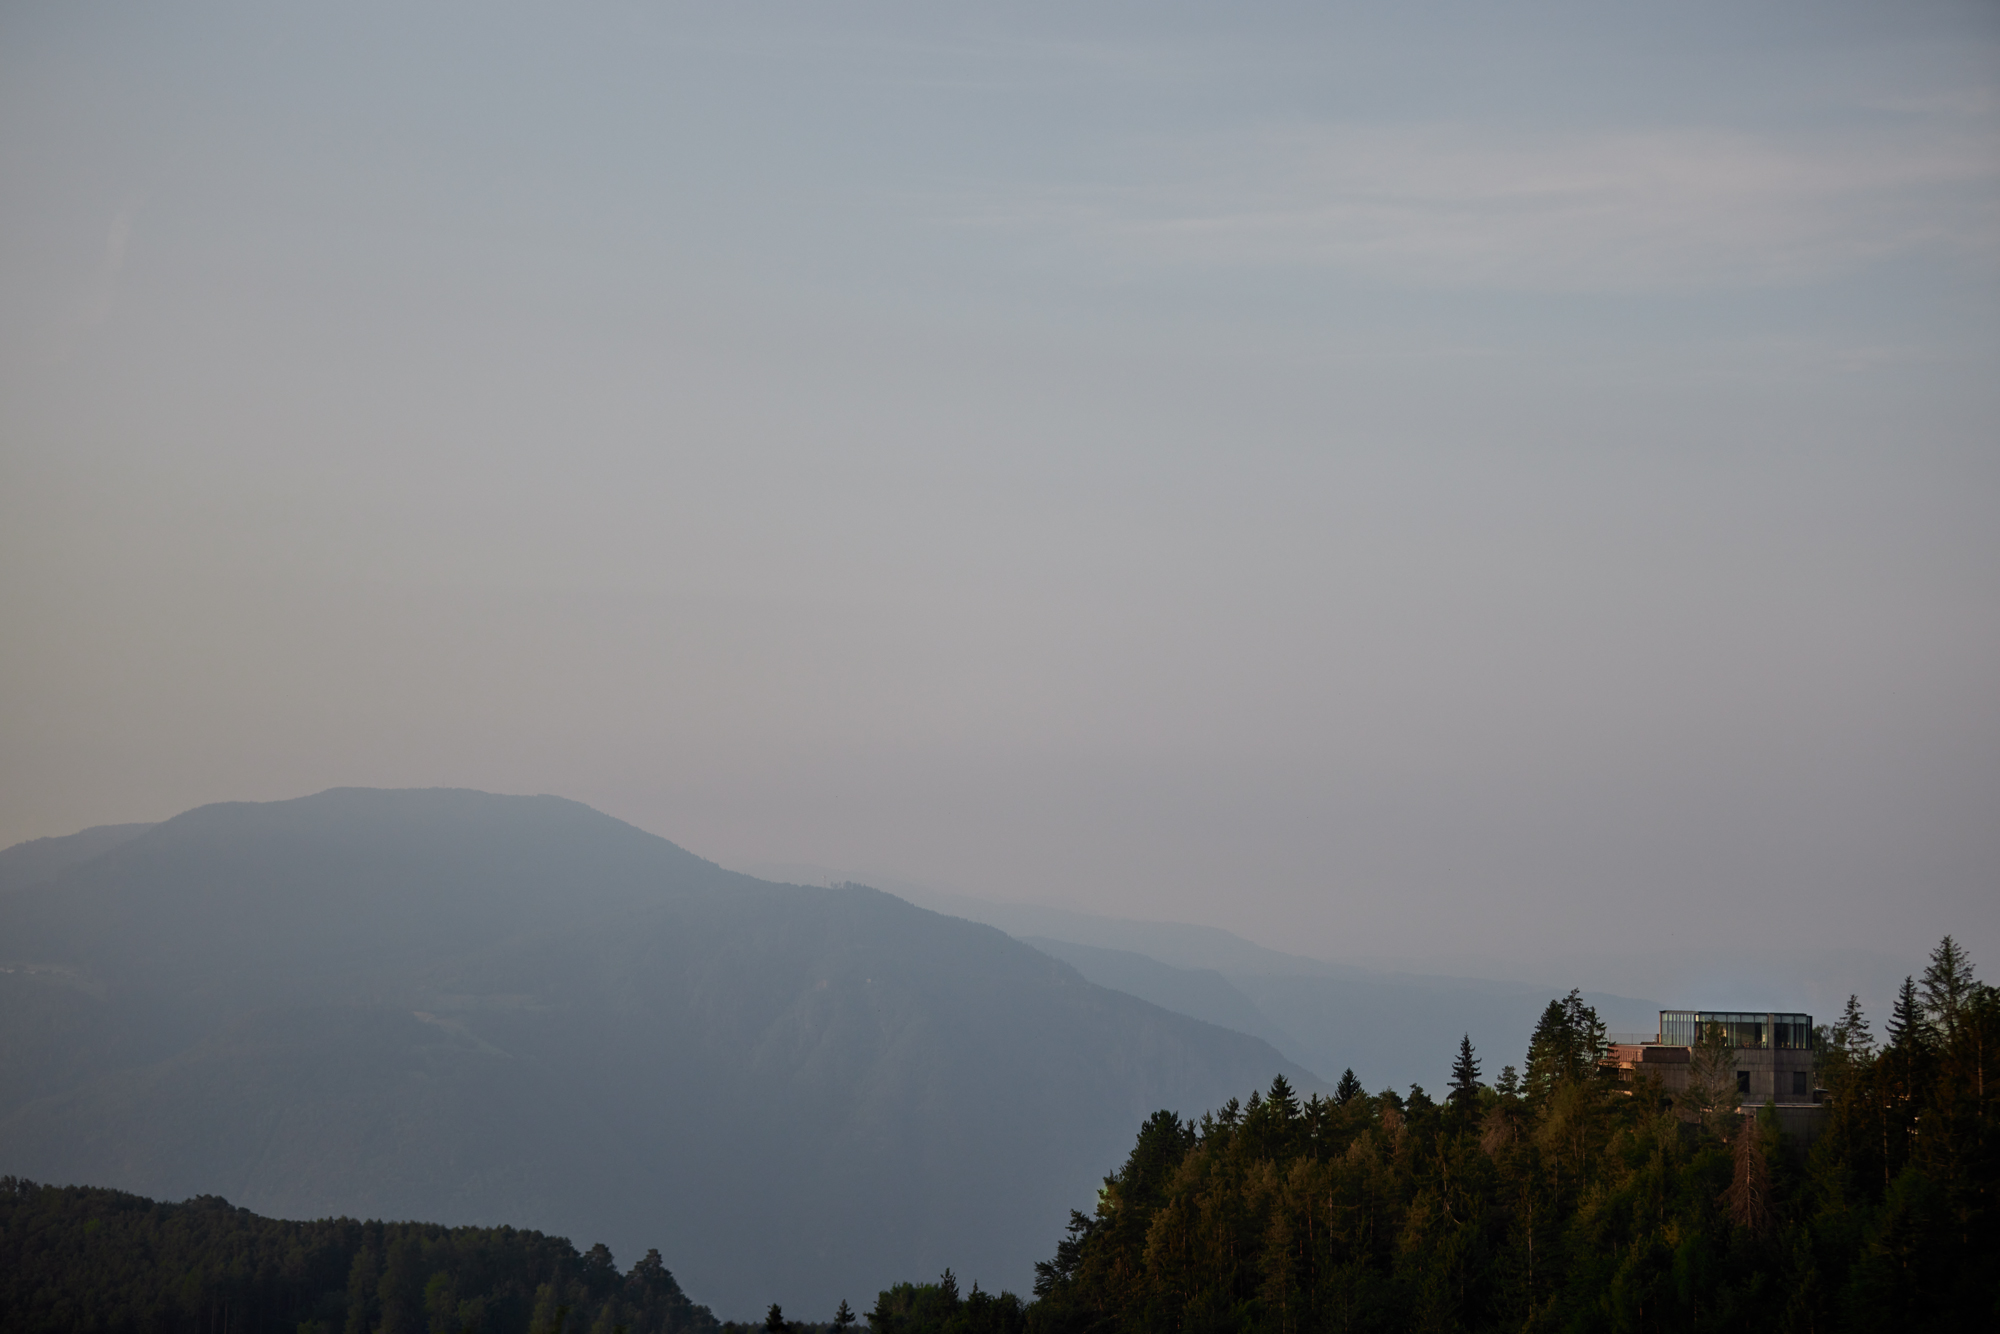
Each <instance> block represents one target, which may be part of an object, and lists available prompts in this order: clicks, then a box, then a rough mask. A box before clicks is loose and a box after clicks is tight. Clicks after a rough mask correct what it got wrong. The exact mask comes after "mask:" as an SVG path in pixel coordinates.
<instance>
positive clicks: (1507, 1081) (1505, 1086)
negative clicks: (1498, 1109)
mask: <svg viewBox="0 0 2000 1334" xmlns="http://www.w3.org/2000/svg"><path fill="white" fill-rule="evenodd" d="M1493 1091H1494V1092H1496V1093H1498V1094H1499V1095H1500V1096H1501V1097H1503V1098H1518V1097H1520V1096H1521V1076H1520V1074H1519V1072H1517V1071H1516V1070H1515V1069H1514V1067H1513V1066H1511V1065H1503V1066H1501V1067H1500V1078H1499V1080H1498V1081H1497V1082H1496V1083H1495V1084H1494V1085H1493Z"/></svg>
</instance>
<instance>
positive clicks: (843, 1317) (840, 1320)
mask: <svg viewBox="0 0 2000 1334" xmlns="http://www.w3.org/2000/svg"><path fill="white" fill-rule="evenodd" d="M856 1318H857V1317H856V1316H855V1314H854V1311H853V1308H851V1307H849V1306H848V1304H847V1298H845V1297H842V1298H841V1299H840V1309H839V1310H838V1311H835V1312H834V1313H833V1327H834V1328H835V1329H847V1328H849V1327H851V1326H852V1325H853V1324H854V1322H855V1320H856Z"/></svg>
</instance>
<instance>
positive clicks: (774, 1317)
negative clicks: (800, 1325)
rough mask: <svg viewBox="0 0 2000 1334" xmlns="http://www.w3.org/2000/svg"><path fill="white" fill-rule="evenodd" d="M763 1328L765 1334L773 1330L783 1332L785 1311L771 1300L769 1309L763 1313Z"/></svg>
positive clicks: (778, 1333) (769, 1333) (778, 1332)
mask: <svg viewBox="0 0 2000 1334" xmlns="http://www.w3.org/2000/svg"><path fill="white" fill-rule="evenodd" d="M764 1329H765V1331H766V1334H771V1332H772V1331H775V1334H785V1313H784V1311H783V1309H781V1308H780V1307H779V1305H778V1304H777V1303H776V1302H772V1303H771V1309H770V1310H768V1311H766V1312H765V1313H764Z"/></svg>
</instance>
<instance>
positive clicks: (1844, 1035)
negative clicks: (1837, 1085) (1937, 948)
mask: <svg viewBox="0 0 2000 1334" xmlns="http://www.w3.org/2000/svg"><path fill="white" fill-rule="evenodd" d="M1946 939H1947V940H1948V939H1950V937H1949V936H1947V937H1946ZM1833 1049H1834V1050H1835V1051H1837V1052H1839V1053H1840V1054H1841V1055H1843V1056H1846V1057H1848V1058H1850V1059H1854V1060H1866V1059H1868V1057H1869V1055H1870V1054H1871V1053H1872V1052H1873V1051H1874V1049H1875V1035H1874V1034H1873V1033H1871V1032H1869V1031H1868V1017H1867V1016H1866V1015H1864V1014H1862V1013H1861V998H1860V997H1858V996H1856V995H1855V994H1854V993H1852V992H1849V993H1848V996H1847V1008H1846V1009H1845V1010H1842V1011H1841V1012H1840V1021H1839V1022H1838V1023H1836V1024H1835V1025H1834V1026H1833Z"/></svg>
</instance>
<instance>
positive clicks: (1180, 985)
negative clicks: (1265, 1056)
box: [1021, 936, 1315, 1065]
mask: <svg viewBox="0 0 2000 1334" xmlns="http://www.w3.org/2000/svg"><path fill="white" fill-rule="evenodd" d="M1021 939H1022V941H1023V943H1025V944H1029V945H1033V946H1034V947H1035V948H1036V949H1038V950H1040V951H1041V952H1042V953H1044V954H1048V955H1053V956H1054V957H1055V958H1058V959H1061V960H1062V961H1063V962H1064V963H1066V964H1068V965H1070V966H1071V967H1072V968H1074V969H1076V970H1077V971H1078V972H1079V973H1082V974H1083V975H1084V976H1085V977H1087V978H1089V979H1090V980H1091V981H1092V982H1095V983H1097V985H1099V986H1101V987H1111V988H1112V989H1114V990H1117V991H1123V992H1125V993H1127V994H1128V995H1133V996H1137V997H1138V998H1139V999H1140V1000H1147V1001H1151V1002H1152V1003H1153V1004H1155V1005H1157V1006H1159V1007H1160V1008H1161V1009H1165V1010H1172V1011H1174V1012H1175V1013H1176V1014H1185V1015H1189V1016H1191V1017H1193V1018H1196V1019H1201V1020H1204V1021H1206V1022H1208V1023H1211V1024H1217V1025H1220V1026H1221V1027H1223V1028H1233V1029H1235V1030H1236V1031H1237V1032H1239V1033H1248V1034H1250V1035H1251V1036H1253V1037H1259V1038H1262V1039H1264V1041H1266V1042H1268V1043H1270V1044H1271V1045H1272V1046H1273V1047H1275V1048H1277V1049H1278V1051H1279V1052H1280V1053H1281V1054H1282V1055H1284V1056H1286V1057H1289V1058H1290V1059H1292V1060H1294V1061H1297V1062H1299V1063H1300V1064H1301V1065H1308V1064H1310V1063H1311V1062H1312V1061H1313V1060H1314V1059H1315V1057H1314V1056H1313V1055H1312V1054H1310V1053H1309V1052H1308V1050H1307V1048H1306V1047H1305V1045H1304V1044H1302V1043H1301V1042H1300V1041H1299V1040H1298V1039H1297V1038H1295V1037H1293V1036H1292V1035H1291V1034H1289V1033H1287V1032H1285V1031H1284V1030H1283V1029H1281V1028H1279V1027H1278V1026H1277V1025H1276V1024H1274V1023H1272V1022H1271V1018H1270V1016H1269V1015H1267V1014H1265V1013H1264V1011H1262V1010H1261V1009H1259V1008H1258V1007H1257V1002H1255V1001H1253V1000H1251V999H1250V998H1249V997H1248V996H1246V995H1244V994H1243V993H1242V992H1241V991H1240V990H1238V989H1237V988H1236V987H1235V985H1233V984H1232V983H1231V982H1230V981H1229V979H1228V978H1226V977H1224V976H1223V975H1222V974H1221V973H1219V972H1217V971H1216V970H1215V969H1213V968H1176V967H1175V966H1174V965H1172V964H1169V963H1162V962H1160V961H1159V960H1158V959H1155V958H1152V957H1150V956H1148V955H1144V954H1139V953H1137V952H1135V951H1132V950H1108V949H1103V948H1101V947H1099V946H1096V945H1079V944H1076V943H1075V942H1074V941H1067V940H1051V939H1050V938H1049V937H1047V936H1023V937H1022V938H1021Z"/></svg>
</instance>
